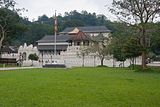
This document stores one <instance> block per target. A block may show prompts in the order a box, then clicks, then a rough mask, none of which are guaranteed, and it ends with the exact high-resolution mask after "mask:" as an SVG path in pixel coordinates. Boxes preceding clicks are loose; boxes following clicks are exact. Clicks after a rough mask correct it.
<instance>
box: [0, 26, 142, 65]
mask: <svg viewBox="0 0 160 107" xmlns="http://www.w3.org/2000/svg"><path fill="white" fill-rule="evenodd" d="M110 33H111V31H110V30H108V29H107V28H106V27H105V26H90V27H72V28H66V29H65V30H64V31H63V32H60V33H59V34H58V35H57V36H56V43H55V36H54V35H47V36H44V37H43V38H42V39H41V40H38V41H37V46H33V45H32V44H31V45H28V46H27V44H26V43H25V44H24V45H23V46H20V47H19V49H18V52H17V53H14V57H13V55H12V53H9V54H8V55H6V54H5V55H3V58H16V59H17V61H22V65H23V66H31V65H34V66H39V67H42V66H43V65H45V64H48V63H64V64H65V65H66V66H67V67H80V66H83V65H84V66H86V67H94V66H98V65H100V59H99V57H97V56H95V55H94V54H89V55H87V56H85V58H84V60H83V58H82V56H81V55H79V53H80V49H81V48H83V47H87V46H89V45H90V44H92V40H96V41H98V40H101V37H102V36H104V37H106V38H108V39H110V38H111V36H110ZM107 43H108V44H109V41H107ZM55 45H56V54H55ZM30 54H36V55H37V56H38V57H39V60H38V61H34V64H32V61H31V60H29V59H28V56H29V55H30ZM57 61H58V62H57ZM121 63H122V62H117V61H116V60H114V59H113V58H112V56H106V58H105V60H104V65H106V66H109V67H113V66H115V67H119V66H120V65H121ZM136 63H137V64H140V63H141V58H137V59H136ZM124 64H125V66H126V67H127V66H129V65H130V60H126V61H125V63H124Z"/></svg>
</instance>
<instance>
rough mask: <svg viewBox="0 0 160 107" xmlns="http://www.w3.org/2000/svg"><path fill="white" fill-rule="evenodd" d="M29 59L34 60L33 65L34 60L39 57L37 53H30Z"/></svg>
mask: <svg viewBox="0 0 160 107" xmlns="http://www.w3.org/2000/svg"><path fill="white" fill-rule="evenodd" d="M28 59H30V60H32V65H33V61H38V59H39V57H38V56H37V54H35V53H34V54H30V55H29V56H28Z"/></svg>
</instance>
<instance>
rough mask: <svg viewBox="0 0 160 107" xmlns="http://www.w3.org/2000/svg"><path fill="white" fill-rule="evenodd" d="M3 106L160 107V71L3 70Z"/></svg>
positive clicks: (0, 80) (0, 88) (0, 77)
mask: <svg viewBox="0 0 160 107" xmlns="http://www.w3.org/2000/svg"><path fill="white" fill-rule="evenodd" d="M0 107H160V73H142V72H133V71H132V70H128V69H118V68H73V69H30V70H17V71H0Z"/></svg>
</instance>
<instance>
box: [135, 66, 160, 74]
mask: <svg viewBox="0 0 160 107" xmlns="http://www.w3.org/2000/svg"><path fill="white" fill-rule="evenodd" d="M134 71H135V72H158V73H160V68H159V67H153V66H148V67H147V68H146V69H142V67H141V65H135V66H134Z"/></svg>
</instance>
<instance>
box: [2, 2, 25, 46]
mask: <svg viewBox="0 0 160 107" xmlns="http://www.w3.org/2000/svg"><path fill="white" fill-rule="evenodd" d="M15 4H16V3H15V1H14V0H1V1H0V48H1V46H2V45H10V44H11V41H12V40H13V39H14V38H16V37H17V36H18V35H21V34H22V32H24V31H25V30H26V27H25V25H24V24H23V23H21V21H20V16H19V14H18V12H19V11H20V10H21V9H15V8H14V6H15Z"/></svg>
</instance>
